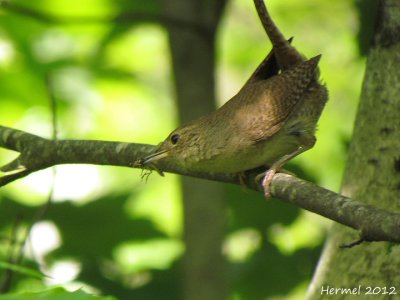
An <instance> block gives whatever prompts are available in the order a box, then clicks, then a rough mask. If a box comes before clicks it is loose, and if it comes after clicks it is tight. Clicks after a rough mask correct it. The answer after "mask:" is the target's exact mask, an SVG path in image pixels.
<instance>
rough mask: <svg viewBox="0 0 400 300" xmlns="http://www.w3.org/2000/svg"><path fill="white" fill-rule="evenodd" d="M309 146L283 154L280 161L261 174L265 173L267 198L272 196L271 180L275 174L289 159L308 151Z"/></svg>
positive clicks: (264, 185) (265, 193) (263, 185)
mask: <svg viewBox="0 0 400 300" xmlns="http://www.w3.org/2000/svg"><path fill="white" fill-rule="evenodd" d="M308 149H309V148H308V147H307V148H305V147H299V149H297V150H296V151H294V152H292V153H290V154H287V155H285V156H283V157H282V158H281V159H279V160H278V161H276V162H275V163H274V164H273V165H272V166H271V167H270V168H269V169H268V170H267V171H266V172H264V173H262V174H260V175H263V176H264V177H263V180H262V183H261V185H262V187H263V189H264V196H265V198H266V199H269V198H271V191H270V187H271V182H272V178H273V177H274V175H275V174H276V173H277V172H278V171H280V169H281V168H282V167H283V165H284V164H286V163H287V162H288V161H289V160H291V159H292V158H294V157H296V156H297V155H299V154H301V153H303V152H304V151H307V150H308ZM260 175H259V176H260Z"/></svg>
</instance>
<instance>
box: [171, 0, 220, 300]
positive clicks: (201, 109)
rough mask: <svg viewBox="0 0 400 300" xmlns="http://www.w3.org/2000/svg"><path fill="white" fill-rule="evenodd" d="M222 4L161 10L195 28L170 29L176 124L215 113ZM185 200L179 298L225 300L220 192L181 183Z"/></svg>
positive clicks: (182, 3) (184, 0) (197, 0)
mask: <svg viewBox="0 0 400 300" xmlns="http://www.w3.org/2000/svg"><path fill="white" fill-rule="evenodd" d="M224 2H225V1H221V0H213V1H201V0H190V1H189V0H167V1H165V9H166V10H167V12H168V14H173V15H175V17H176V18H179V19H184V20H187V21H188V22H191V23H193V22H194V23H196V24H197V26H194V27H186V28H178V27H170V28H169V37H170V48H171V54H172V63H173V70H174V76H175V88H176V96H177V101H178V108H179V117H180V121H181V123H184V122H187V121H189V120H193V119H195V118H197V117H199V116H201V115H205V114H207V113H209V112H211V111H213V110H214V109H215V92H214V87H215V80H214V71H215V49H214V48H215V47H214V42H215V33H216V28H217V24H218V21H219V19H220V15H221V12H222V9H223V6H224ZM182 188H183V199H184V241H185V244H186V252H185V256H184V259H183V269H184V270H183V296H184V297H183V298H184V299H190V300H197V299H198V300H204V299H207V300H214V299H215V300H222V299H226V298H227V288H226V287H227V283H226V280H227V276H226V273H225V262H224V259H223V256H222V251H221V250H222V241H223V237H224V233H225V211H226V210H225V203H224V187H223V185H222V184H220V183H216V182H211V181H204V180H199V179H193V178H189V177H184V178H182Z"/></svg>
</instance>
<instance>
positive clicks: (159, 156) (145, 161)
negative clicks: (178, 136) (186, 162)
mask: <svg viewBox="0 0 400 300" xmlns="http://www.w3.org/2000/svg"><path fill="white" fill-rule="evenodd" d="M167 156H168V150H162V151H158V152H156V153H153V154H150V155H149V156H146V157H145V158H144V159H143V161H142V164H143V165H148V164H150V163H152V162H154V161H157V160H160V159H162V158H164V157H167Z"/></svg>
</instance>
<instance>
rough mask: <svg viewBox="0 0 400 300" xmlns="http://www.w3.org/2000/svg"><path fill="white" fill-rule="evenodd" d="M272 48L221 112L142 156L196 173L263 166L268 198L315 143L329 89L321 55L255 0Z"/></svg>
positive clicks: (148, 164)
mask: <svg viewBox="0 0 400 300" xmlns="http://www.w3.org/2000/svg"><path fill="white" fill-rule="evenodd" d="M254 2H255V6H256V8H257V11H258V14H259V16H260V19H261V21H262V24H263V26H264V28H265V30H266V32H267V34H268V37H269V39H270V40H271V42H272V45H273V49H272V50H271V52H270V53H269V54H268V56H267V57H266V58H265V59H264V61H263V62H262V63H261V64H260V65H259V67H258V68H257V69H256V71H255V72H254V73H253V75H252V76H251V77H250V79H249V80H248V81H247V82H246V84H245V85H244V86H243V88H242V89H241V90H240V91H239V92H238V93H237V94H236V95H235V96H234V97H233V98H232V99H230V100H229V101H228V102H226V103H225V104H224V105H223V106H222V107H220V108H219V109H218V110H216V111H214V112H212V113H210V114H208V115H206V116H203V117H200V118H198V119H196V120H194V121H191V122H189V123H187V124H184V125H182V126H180V127H178V128H177V129H175V130H174V131H173V132H172V133H171V134H170V135H169V136H168V137H167V138H166V139H165V140H164V141H163V142H162V143H161V144H160V145H159V146H158V148H157V149H156V151H155V153H153V154H151V155H149V156H147V157H145V158H144V159H142V160H140V162H139V165H141V166H143V167H148V168H152V165H153V166H154V165H156V164H157V161H158V160H161V159H168V161H169V162H170V163H171V164H176V165H177V166H180V167H183V168H185V169H188V170H193V171H203V172H221V173H241V172H244V171H246V170H250V169H254V168H257V167H261V166H265V167H266V169H267V170H268V171H267V172H266V173H265V176H264V179H263V186H264V190H265V194H266V196H268V195H269V189H268V187H269V184H270V182H271V180H272V177H273V175H274V174H275V172H277V171H278V170H279V169H280V168H281V167H282V166H283V165H284V164H285V163H286V162H287V161H288V160H290V159H292V158H293V157H295V156H296V155H298V154H300V153H302V152H303V151H306V150H307V149H310V148H311V147H313V145H314V143H315V136H314V134H315V130H316V125H317V122H318V119H319V116H320V114H321V112H322V109H323V107H324V105H325V103H326V101H327V98H328V93H327V90H326V88H325V86H323V85H322V84H321V83H320V82H319V80H318V77H319V72H318V67H317V66H318V62H319V60H320V55H318V56H315V57H314V58H311V59H310V60H305V59H304V58H303V57H302V55H300V54H299V52H297V50H296V49H295V48H294V47H293V46H291V44H290V42H291V40H289V41H287V40H286V39H285V38H284V36H283V35H282V33H281V32H280V31H279V29H278V28H277V27H276V25H275V24H274V23H273V21H272V20H271V18H270V16H269V14H268V11H267V9H266V7H265V5H264V2H263V1H262V0H254Z"/></svg>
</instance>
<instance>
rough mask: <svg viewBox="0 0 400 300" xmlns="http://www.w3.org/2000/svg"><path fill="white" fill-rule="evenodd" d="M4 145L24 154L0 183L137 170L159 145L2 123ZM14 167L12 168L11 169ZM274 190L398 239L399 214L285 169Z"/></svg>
mask: <svg viewBox="0 0 400 300" xmlns="http://www.w3.org/2000/svg"><path fill="white" fill-rule="evenodd" d="M0 147H2V148H6V149H10V150H14V151H18V152H19V153H20V156H19V157H18V158H17V159H16V160H15V161H13V162H12V163H10V164H6V165H5V166H3V167H0V170H2V171H7V173H9V174H7V173H6V174H5V175H4V176H3V177H0V187H1V186H4V185H6V184H8V183H10V182H12V181H15V180H17V179H19V178H22V177H24V176H26V175H28V174H30V173H33V172H35V171H38V170H41V169H45V168H48V167H51V166H55V165H60V164H96V165H113V166H123V167H131V168H133V167H137V166H136V165H135V162H136V161H138V160H140V159H142V158H143V157H145V156H147V155H149V154H150V153H152V151H154V149H155V146H152V145H146V144H136V143H124V142H107V141H95V140H58V141H51V140H47V139H44V138H42V137H39V136H36V135H33V134H30V133H27V132H23V131H20V130H16V129H12V128H9V127H4V126H0ZM16 162H18V163H16ZM11 166H14V169H13V170H12V169H11ZM157 167H158V168H159V169H160V170H162V171H165V172H170V173H176V174H180V175H185V176H192V177H198V178H203V179H208V180H213V181H221V182H227V183H233V184H241V183H242V182H243V181H242V180H241V179H239V176H238V174H223V173H201V172H192V171H190V170H185V169H181V168H178V167H176V166H174V165H171V164H169V163H168V161H167V160H164V161H159V164H158V165H157ZM18 168H19V169H18ZM258 173H259V172H257V171H256V170H254V171H251V172H247V173H246V178H245V179H246V184H247V186H248V187H249V188H251V189H254V190H257V191H262V186H261V185H259V184H257V183H256V181H255V176H256V175H257V174H258ZM271 193H272V195H273V196H274V197H277V198H279V199H280V200H282V201H284V202H288V203H291V204H294V205H296V206H298V207H300V208H303V209H306V210H308V211H311V212H313V213H316V214H319V215H321V216H323V217H326V218H329V219H331V220H333V221H336V222H338V223H340V224H343V225H345V226H348V227H351V228H354V229H356V230H358V231H359V232H360V240H363V241H391V242H400V214H396V213H392V212H388V211H385V210H383V209H380V208H377V207H374V206H371V205H367V204H364V203H361V202H358V201H354V200H351V199H350V198H347V197H344V196H341V195H339V194H336V193H334V192H332V191H329V190H326V189H324V188H321V187H319V186H317V185H315V184H313V183H311V182H307V181H305V180H302V179H299V178H296V177H294V176H290V175H286V174H282V173H280V174H277V175H275V177H274V179H273V180H272V184H271Z"/></svg>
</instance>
